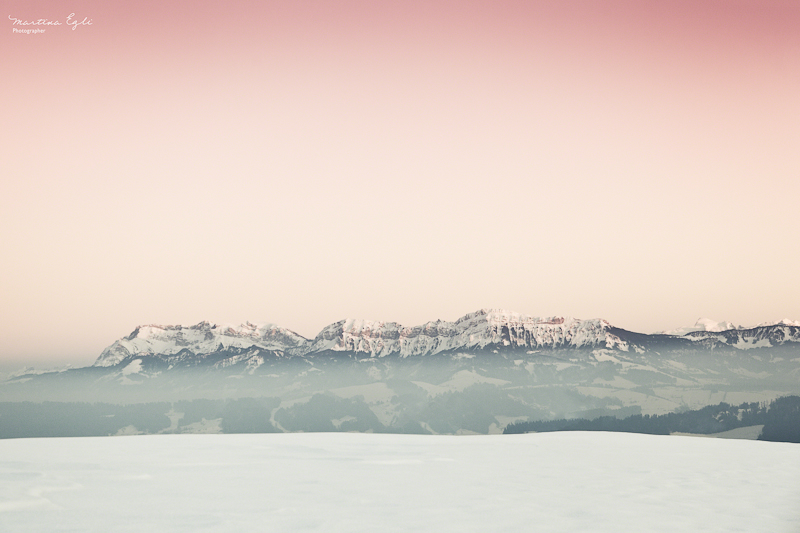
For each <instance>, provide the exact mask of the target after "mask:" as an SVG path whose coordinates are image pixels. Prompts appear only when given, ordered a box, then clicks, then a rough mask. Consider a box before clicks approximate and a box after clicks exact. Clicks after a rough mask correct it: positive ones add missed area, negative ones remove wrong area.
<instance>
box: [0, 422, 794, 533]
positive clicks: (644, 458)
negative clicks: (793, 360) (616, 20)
mask: <svg viewBox="0 0 800 533" xmlns="http://www.w3.org/2000/svg"><path fill="white" fill-rule="evenodd" d="M0 531H4V532H23V531H24V532H39V531H41V532H44V531H47V532H51V531H82V532H83V531H89V532H95V531H96V532H101V531H102V532H106V531H113V532H126V531H159V532H183V531H186V532H189V531H192V532H199V531H231V532H234V531H236V532H239V531H325V532H331V531H333V532H337V531H347V532H357V531H365V532H366V531H370V532H374V531H382V532H386V531H398V532H399V531H404V532H405V531H436V532H441V531H458V532H461V531H537V532H547V531H565V532H566V531H568V532H580V531H587V532H588V531H592V532H605V531H608V532H620V531H631V532H642V531H665V532H666V531H669V532H673V531H704V532H714V531H719V532H730V531H753V532H761V531H770V532H773V533H780V532H787V533H789V532H795V533H796V532H797V531H800V445H796V444H783V443H768V442H757V441H743V440H724V439H699V438H692V437H676V436H651V435H637V434H624V433H600V432H595V433H584V432H564V433H539V434H527V435H488V436H486V435H481V436H467V437H457V436H421V435H376V434H358V433H305V434H303V433H292V434H259V435H153V436H133V437H96V438H73V439H61V438H54V439H16V440H4V441H0Z"/></svg>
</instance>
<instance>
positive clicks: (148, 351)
mask: <svg viewBox="0 0 800 533" xmlns="http://www.w3.org/2000/svg"><path fill="white" fill-rule="evenodd" d="M307 342H308V341H307V340H306V339H305V338H304V337H301V336H300V335H298V334H297V333H294V332H293V331H290V330H288V329H285V328H281V327H278V326H276V325H274V324H261V325H257V324H251V323H250V322H247V323H245V324H242V325H241V326H236V327H234V326H226V325H217V324H211V323H209V322H200V323H199V324H196V325H194V326H188V327H187V326H158V325H147V326H139V327H138V328H136V329H135V330H134V331H133V333H131V334H130V335H128V336H127V337H124V338H122V339H119V340H118V341H116V342H115V343H114V344H112V345H111V346H109V347H108V348H106V349H105V350H103V353H102V354H100V357H99V358H98V359H97V361H96V362H95V363H94V366H115V365H117V364H119V363H120V362H122V361H124V360H125V359H126V358H128V357H132V356H142V355H150V356H161V357H165V356H167V357H168V356H172V355H176V354H178V353H180V352H182V351H184V350H188V351H190V352H192V354H194V355H206V354H209V353H213V352H217V351H220V350H224V349H230V348H242V349H247V348H253V347H255V348H262V349H265V350H271V351H277V352H294V351H296V350H297V349H302V348H303V347H304V346H305V345H306V343H307Z"/></svg>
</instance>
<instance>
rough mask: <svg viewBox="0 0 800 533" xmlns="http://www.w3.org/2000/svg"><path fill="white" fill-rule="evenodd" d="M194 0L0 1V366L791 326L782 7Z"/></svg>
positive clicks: (786, 46)
mask: <svg viewBox="0 0 800 533" xmlns="http://www.w3.org/2000/svg"><path fill="white" fill-rule="evenodd" d="M198 4H200V3H197V2H139V3H136V4H128V5H127V6H125V7H122V6H120V5H119V4H118V3H112V2H100V1H97V0H88V1H87V0H85V1H78V2H64V1H63V0H59V1H58V2H55V1H50V2H36V1H30V0H27V1H24V2H23V1H16V0H14V1H9V0H5V1H4V2H3V7H4V10H3V11H4V13H3V14H2V19H0V20H2V21H3V30H2V31H1V32H0V35H2V36H1V37H0V50H2V53H0V67H2V72H3V84H2V85H0V96H2V97H3V102H4V103H5V105H4V109H3V117H4V125H5V127H4V128H2V129H1V130H0V161H2V164H1V165H0V167H2V169H3V170H2V171H0V179H2V185H3V188H2V195H0V251H1V253H0V265H2V273H3V276H2V278H0V300H2V302H3V305H2V307H1V308H0V313H2V316H0V366H2V365H5V366H14V365H17V364H18V363H20V364H33V365H37V364H40V363H41V362H43V361H56V362H62V361H64V362H66V361H70V362H74V363H75V364H88V363H90V362H92V361H93V360H94V358H96V357H97V355H99V353H100V351H101V350H102V349H103V348H104V347H105V346H107V345H108V344H110V343H111V342H113V341H114V340H115V339H117V338H119V337H121V336H123V335H126V334H128V333H129V332H130V331H131V330H133V329H134V328H135V327H136V326H137V325H139V324H146V323H160V324H193V323H196V322H199V321H201V320H209V321H213V322H220V323H240V322H244V321H246V320H250V321H253V322H274V323H278V324H280V325H282V326H285V327H288V328H290V329H294V330H296V331H297V332H298V333H301V334H303V335H306V336H313V335H315V334H316V333H317V332H318V331H319V329H321V328H322V327H323V326H325V325H326V324H328V323H331V322H334V321H336V320H340V319H342V318H345V317H353V318H365V319H371V320H392V321H397V322H401V323H403V324H408V325H416V324H420V323H423V322H425V321H427V320H435V319H438V318H440V319H443V320H455V319H457V318H458V317H460V316H461V315H463V314H466V313H468V312H471V311H474V310H476V309H479V308H484V307H503V308H508V309H512V310H515V311H518V312H522V313H526V314H531V315H538V316H550V315H571V316H575V317H578V318H596V317H600V318H605V319H607V320H609V321H611V322H612V323H613V324H615V325H617V326H619V327H623V328H626V329H631V330H634V331H643V332H652V331H656V330H662V329H669V328H674V327H678V326H683V325H687V324H691V323H693V322H694V320H696V319H697V318H698V317H700V316H710V317H712V318H716V319H718V320H730V321H732V322H734V323H741V324H754V323H757V322H761V321H765V320H775V319H780V318H784V317H787V318H792V319H800V304H798V302H800V283H798V282H797V272H800V251H798V250H800V248H798V239H797V235H798V224H797V220H798V216H797V211H798V208H797V199H798V198H799V197H800V149H799V148H798V147H800V97H798V95H800V31H798V28H800V4H797V3H795V2H778V1H776V2H762V1H755V0H753V1H735V0H726V1H692V2H688V1H687V2H677V1H676V2H661V3H657V2H639V1H637V2H632V1H631V2H623V1H619V2H527V1H526V2H522V1H520V2H497V1H492V2H489V1H481V2H463V1H462V2H436V1H434V2H430V1H425V2H423V1H396V2H395V1H393V2H374V1H369V2H367V1H364V2H321V1H318V0H317V1H293V2H286V1H284V2H232V3H226V4H223V3H209V2H207V3H203V4H202V5H198ZM70 13H75V14H76V17H75V18H77V19H79V20H83V18H84V17H86V18H88V19H91V21H92V25H85V26H81V27H78V28H76V29H75V30H71V29H69V27H67V26H66V25H62V26H49V27H45V26H42V28H45V30H46V31H45V32H44V33H42V34H36V35H25V34H18V33H13V29H14V28H15V27H16V28H20V27H23V26H18V25H17V26H15V25H14V24H13V21H12V20H9V18H8V17H9V16H10V17H12V18H19V19H22V20H27V21H33V20H37V19H39V18H47V19H50V20H58V21H64V20H65V19H66V17H67V15H69V14H70ZM24 27H26V28H36V27H38V26H24Z"/></svg>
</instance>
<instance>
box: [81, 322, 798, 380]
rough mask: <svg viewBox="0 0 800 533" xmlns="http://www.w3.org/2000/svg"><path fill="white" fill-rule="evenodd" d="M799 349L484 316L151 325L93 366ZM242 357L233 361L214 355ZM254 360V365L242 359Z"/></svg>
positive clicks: (757, 331)
mask: <svg viewBox="0 0 800 533" xmlns="http://www.w3.org/2000/svg"><path fill="white" fill-rule="evenodd" d="M786 343H800V321H791V320H788V319H784V320H782V321H778V322H772V323H762V324H759V325H758V326H754V327H751V328H745V327H741V326H740V327H735V326H733V325H732V324H730V323H718V322H714V321H711V320H708V319H700V320H698V321H697V323H696V324H695V326H694V327H692V328H683V329H682V330H675V331H673V332H663V333H657V334H651V335H648V334H642V333H634V332H630V331H627V330H624V329H621V328H617V327H614V326H612V325H611V324H609V323H608V322H607V321H605V320H602V319H592V320H578V319H574V318H570V317H548V318H539V317H532V316H528V315H523V314H520V313H516V312H513V311H506V310H500V309H482V310H480V311H476V312H474V313H470V314H467V315H464V316H463V317H461V318H459V319H458V320H456V321H455V322H444V321H441V320H437V321H435V322H427V323H425V324H423V325H421V326H414V327H406V326H402V325H400V324H398V323H396V322H372V321H366V320H353V319H346V320H341V321H339V322H336V323H333V324H330V325H329V326H326V327H325V328H323V330H322V331H320V332H319V334H317V336H316V337H315V338H313V339H306V338H305V337H302V336H301V335H299V334H297V333H295V332H293V331H291V330H289V329H286V328H282V327H280V326H276V325H274V324H262V325H255V324H251V323H249V322H248V323H246V324H242V325H241V326H238V327H234V326H219V325H216V324H211V323H209V322H201V323H199V324H196V325H194V326H159V325H146V326H139V327H137V328H136V329H135V330H134V331H133V332H132V333H131V334H130V335H128V336H127V337H123V338H121V339H119V340H117V341H116V342H114V343H113V344H112V345H111V346H109V347H108V348H106V349H105V350H103V352H102V354H101V355H100V357H98V359H97V361H96V362H95V363H94V366H98V367H112V366H116V365H119V364H121V363H123V362H125V361H130V360H131V359H132V358H136V357H155V358H158V359H161V360H163V361H165V362H170V363H173V364H181V363H182V364H198V363H202V362H203V361H214V363H215V364H217V365H221V366H230V365H236V364H240V363H245V364H248V365H250V366H251V367H253V366H259V365H260V364H263V361H264V359H265V358H270V357H271V358H281V357H283V358H286V357H314V356H319V355H322V354H326V353H329V352H337V353H341V354H348V355H349V356H350V357H354V358H364V357H370V358H374V357H379V358H380V357H401V358H406V357H417V356H418V357H422V356H431V355H435V354H439V353H453V352H459V351H468V352H469V351H476V350H479V351H480V350H486V349H506V350H507V349H544V350H559V349H598V348H599V349H609V350H618V351H621V352H629V351H634V352H638V353H643V352H645V351H648V350H651V349H665V348H669V349H691V348H698V349H706V350H708V349H711V350H713V349H721V348H729V347H730V348H735V349H738V350H747V349H752V348H763V347H774V346H782V345H784V344H786ZM231 351H235V352H236V354H235V355H232V356H231V357H229V358H224V359H221V360H220V359H219V358H218V357H214V355H215V354H224V353H229V352H231ZM244 354H249V356H250V358H248V357H243V355H244Z"/></svg>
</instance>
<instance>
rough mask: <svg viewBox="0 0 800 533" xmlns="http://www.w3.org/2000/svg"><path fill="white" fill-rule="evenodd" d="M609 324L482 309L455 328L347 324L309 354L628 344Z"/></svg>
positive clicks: (327, 332)
mask: <svg viewBox="0 0 800 533" xmlns="http://www.w3.org/2000/svg"><path fill="white" fill-rule="evenodd" d="M609 327H610V326H609V324H608V322H606V321H605V320H577V319H574V318H569V317H566V318H565V317H550V318H538V317H531V316H527V315H523V314H520V313H515V312H512V311H505V310H499V309H482V310H480V311H477V312H475V313H470V314H468V315H465V316H463V317H461V318H459V319H458V320H456V321H455V322H444V321H441V320H437V321H436V322H428V323H426V324H423V325H422V326H415V327H404V326H401V325H400V324H397V323H396V322H370V321H365V320H352V319H348V320H342V321H340V322H337V323H335V324H331V325H330V326H328V327H326V328H325V329H323V330H322V331H321V332H320V334H319V335H317V337H316V338H315V339H314V341H313V344H312V345H311V347H310V349H309V352H311V353H313V352H322V351H326V350H332V351H337V352H354V353H357V354H368V355H369V356H370V357H385V356H387V355H399V356H400V357H409V356H418V355H431V354H435V353H439V352H444V351H451V350H460V349H482V348H486V347H487V346H494V345H499V346H512V347H520V348H581V347H595V346H604V347H617V348H621V349H627V346H626V343H625V342H624V341H622V340H620V339H619V338H618V337H617V336H615V335H612V334H611V333H609V332H608V328H609Z"/></svg>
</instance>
